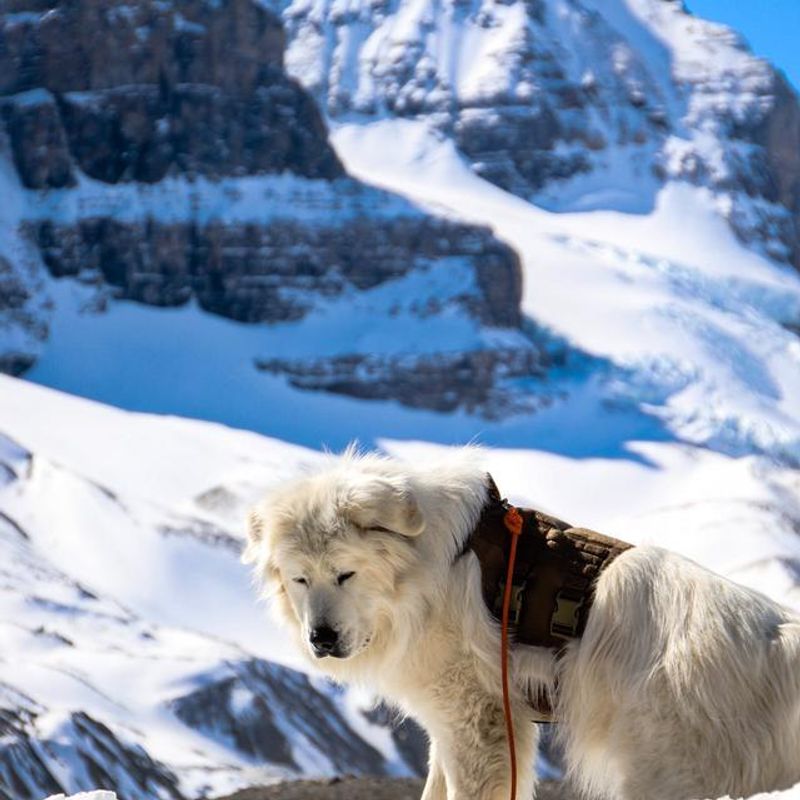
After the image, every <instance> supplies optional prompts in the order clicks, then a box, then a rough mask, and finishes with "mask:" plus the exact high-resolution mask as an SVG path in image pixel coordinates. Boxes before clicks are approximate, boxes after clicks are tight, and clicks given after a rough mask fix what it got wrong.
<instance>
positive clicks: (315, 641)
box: [308, 625, 346, 658]
mask: <svg viewBox="0 0 800 800" xmlns="http://www.w3.org/2000/svg"><path fill="white" fill-rule="evenodd" d="M308 640H309V642H311V647H312V649H313V650H314V655H315V656H316V657H317V658H325V656H331V657H332V658H344V656H345V655H346V653H345V652H344V648H343V647H342V642H341V639H339V634H338V633H337V632H336V631H335V630H334V629H333V628H331V627H329V626H328V625H320V626H319V627H318V628H312V629H311V633H310V634H309V637H308Z"/></svg>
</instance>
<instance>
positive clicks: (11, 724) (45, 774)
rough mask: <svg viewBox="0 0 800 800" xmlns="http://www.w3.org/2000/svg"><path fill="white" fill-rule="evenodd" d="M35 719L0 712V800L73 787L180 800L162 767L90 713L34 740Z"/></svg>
mask: <svg viewBox="0 0 800 800" xmlns="http://www.w3.org/2000/svg"><path fill="white" fill-rule="evenodd" d="M0 688H2V687H0ZM37 716H38V714H37V712H36V711H34V710H29V709H28V710H26V709H24V708H0V800H41V798H42V797H47V796H49V795H51V794H56V793H59V792H66V793H67V794H69V793H70V792H71V791H72V789H73V787H76V786H85V787H88V786H93V787H99V788H108V789H114V790H115V791H117V792H118V793H119V795H120V797H121V798H122V797H124V798H125V799H126V800H128V799H129V800H151V798H153V797H163V798H170V800H184V795H183V794H181V792H180V791H179V790H178V787H177V779H176V777H175V776H174V775H173V774H172V773H171V772H170V771H169V770H168V769H167V768H166V767H164V766H163V765H161V764H158V763H157V762H155V761H154V760H153V759H152V758H150V756H148V755H147V753H146V752H145V751H144V750H143V749H142V748H141V747H139V746H137V745H131V744H126V743H123V742H122V741H121V740H120V739H119V738H118V737H117V735H116V734H115V733H114V732H113V731H111V730H110V729H109V728H108V727H107V726H105V725H103V724H102V723H100V722H98V721H97V720H95V719H92V717H90V716H89V715H88V714H85V713H84V712H76V713H73V714H71V715H70V716H69V717H68V718H66V719H65V720H64V721H63V723H62V724H61V725H60V726H59V727H57V728H56V729H55V731H54V732H53V733H52V734H51V735H50V736H47V737H42V736H41V735H37V732H36V730H35V727H36V719H37Z"/></svg>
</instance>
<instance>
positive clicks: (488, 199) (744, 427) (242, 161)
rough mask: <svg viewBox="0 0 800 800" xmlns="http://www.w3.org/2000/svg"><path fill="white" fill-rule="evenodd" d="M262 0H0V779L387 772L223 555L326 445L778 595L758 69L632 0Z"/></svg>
mask: <svg viewBox="0 0 800 800" xmlns="http://www.w3.org/2000/svg"><path fill="white" fill-rule="evenodd" d="M266 5H267V4H266V3H264V2H259V3H256V1H255V0H252V1H248V0H235V2H231V3H214V2H204V0H196V1H195V0H191V1H190V0H185V2H184V1H183V0H181V2H152V3H150V2H145V3H138V4H127V5H123V4H118V3H114V2H111V0H78V2H71V3H53V4H48V3H42V2H38V1H37V2H23V0H9V2H3V3H0V369H2V370H3V371H6V372H10V373H13V374H23V375H24V377H25V378H26V379H28V380H26V381H22V380H18V379H11V378H2V377H0V798H4V800H5V797H6V796H7V797H9V798H14V800H16V798H18V797H25V796H29V797H35V798H38V797H40V796H44V795H45V794H47V793H48V792H50V791H55V790H56V789H58V788H62V789H65V790H67V791H77V790H79V789H88V788H92V787H95V786H97V785H103V786H108V787H109V788H116V789H117V790H118V791H119V792H120V796H121V797H123V798H125V800H127V798H129V797H131V798H138V797H153V796H159V797H186V798H190V797H197V796H200V795H209V796H210V795H213V794H215V793H219V792H222V791H225V790H228V789H234V788H237V787H240V786H244V785H247V784H248V783H253V782H257V781H259V780H271V779H274V778H276V777H280V776H295V775H301V774H303V775H314V774H333V773H340V772H347V771H353V772H374V771H377V772H386V773H403V772H409V771H413V770H415V769H417V768H418V767H419V765H420V761H421V759H422V757H423V754H422V753H421V752H420V747H421V742H420V739H419V737H418V735H417V734H415V733H414V732H413V731H412V730H411V729H407V728H401V729H400V730H398V731H395V732H394V733H393V732H391V731H390V730H389V728H387V716H386V715H385V714H380V713H375V712H374V711H371V710H369V706H368V701H367V698H364V697H361V696H359V695H357V694H351V693H345V692H342V691H340V690H338V689H334V688H333V687H331V686H329V685H327V684H325V683H321V682H320V681H319V680H317V679H315V678H314V677H312V676H308V675H306V673H305V672H304V671H303V667H302V665H301V664H299V663H298V662H297V661H296V659H295V656H294V655H293V654H292V652H291V651H290V650H289V649H287V648H286V643H285V641H284V639H283V638H282V636H281V633H280V632H279V631H276V630H274V629H273V628H272V627H271V625H270V623H269V622H268V619H267V617H266V615H265V612H264V610H263V609H261V608H259V607H257V606H256V605H255V603H254V601H253V592H252V590H251V588H250V585H249V578H248V576H247V574H246V572H245V571H244V569H243V568H242V567H241V566H240V565H239V563H238V560H237V553H238V548H239V541H240V537H241V535H242V531H241V529H242V524H241V522H242V517H243V514H244V509H245V508H246V506H247V505H248V503H249V502H251V500H252V499H253V498H255V497H256V496H257V495H258V494H259V492H261V491H263V489H264V488H266V487H267V486H269V485H270V484H271V483H273V482H275V481H277V480H280V479H282V478H284V477H286V476H288V475H290V474H292V473H294V472H296V471H297V470H300V469H303V468H305V467H307V466H313V464H314V463H316V462H317V461H318V459H320V458H322V456H321V455H320V453H319V451H320V449H321V448H322V446H323V445H328V446H331V447H333V448H339V447H342V446H344V445H345V444H346V443H347V442H349V441H350V440H351V439H360V440H361V441H362V443H363V444H365V445H367V446H379V447H382V448H384V449H385V450H387V451H388V452H392V453H394V454H397V455H400V456H403V457H408V458H412V459H419V458H427V457H429V456H430V455H431V454H432V453H434V452H435V451H436V450H438V449H439V448H441V447H444V446H448V445H450V444H454V443H463V442H467V441H469V440H472V439H475V438H477V439H478V440H479V441H481V442H483V443H485V444H487V445H490V446H491V449H490V450H487V453H486V460H487V468H489V469H491V471H492V472H493V474H494V475H495V478H496V479H497V481H498V484H499V485H500V486H501V488H502V490H503V491H504V492H505V493H507V494H508V495H509V496H511V497H512V498H514V499H515V500H517V501H519V502H522V503H526V504H529V505H536V506H539V507H542V508H544V509H546V510H549V511H551V512H552V513H555V514H556V515H558V516H560V517H563V518H565V519H569V520H573V521H575V522H576V523H580V524H585V525H589V526H592V527H595V528H597V529H600V530H604V531H608V532H610V533H613V534H616V535H619V536H621V537H623V538H628V539H630V540H632V541H650V542H657V543H660V544H663V545H666V546H668V547H672V548H674V549H676V550H678V551H681V552H683V553H686V554H687V555H689V556H691V557H692V558H695V559H696V560H698V561H700V562H702V563H704V564H707V565H708V566H710V567H712V568H714V569H716V570H718V571H719V572H721V573H723V574H725V575H728V576H729V577H731V578H733V579H735V580H739V581H742V582H744V583H747V584H749V585H752V586H755V587H756V588H759V589H761V590H762V591H765V592H767V593H768V594H770V595H771V596H773V597H775V598H777V599H779V600H781V601H783V602H786V603H788V604H790V605H793V606H794V607H797V608H800V473H798V466H800V274H798V272H797V269H796V267H797V264H798V258H797V252H798V242H797V230H798V229H797V219H798V217H797V212H798V205H797V203H798V197H800V191H798V180H799V178H798V176H800V162H799V161H798V159H799V158H800V118H799V117H798V111H797V99H796V97H795V95H794V94H793V92H792V91H791V90H790V89H789V88H788V87H787V86H786V84H785V83H784V82H783V81H782V79H781V78H780V76H779V75H777V73H775V72H774V71H773V70H772V69H771V67H769V65H767V64H766V63H765V62H763V61H761V60H759V59H757V58H755V57H754V56H753V55H752V54H750V53H749V52H748V51H747V50H746V49H745V48H744V46H743V45H742V44H741V43H740V41H739V40H738V39H737V37H736V36H735V35H734V34H732V33H731V32H730V31H728V30H726V29H724V28H723V27H721V26H718V25H713V24H711V23H706V22H704V21H702V20H698V19H696V18H694V17H692V16H690V15H689V14H687V13H686V11H685V10H684V9H683V8H682V7H681V4H680V3H677V2H671V1H670V0H603V2H602V3H601V2H599V0H596V1H595V0H525V1H524V2H523V1H522V0H521V1H520V2H513V0H512V2H499V0H498V2H494V1H491V2H490V0H484V1H483V2H477V0H476V2H471V1H470V2H466V3H463V2H449V1H448V2H443V3H430V2H427V0H413V1H412V0H391V2H376V3H362V2H360V0H347V2H342V1H341V0H337V1H336V2H322V1H320V2H316V1H315V2H305V1H304V0H295V1H294V2H291V3H287V4H282V5H274V4H273V5H270V7H269V8H267V7H266ZM270 8H272V9H274V10H275V11H277V12H279V13H280V15H281V17H282V19H283V25H284V29H285V37H286V39H285V42H284V33H283V32H282V31H281V27H280V26H279V24H278V18H277V16H276V15H275V14H274V13H273V11H270ZM284 45H285V46H286V57H285V60H284V58H283V53H284ZM284 64H285V67H284ZM287 73H288V74H287ZM291 76H294V77H295V78H296V79H298V80H299V81H301V82H302V84H303V86H304V87H305V88H303V87H302V86H301V85H300V84H299V83H297V82H295V80H294V79H293V78H292V77H291ZM314 100H316V101H317V102H318V103H320V108H321V112H320V111H318V110H317V108H316V107H315V105H314ZM326 115H327V124H326V121H325V118H324V117H325V116H326ZM35 384H39V385H38V386H37V385H35ZM45 387H51V388H45ZM53 389H59V390H62V391H64V392H68V393H70V394H73V395H82V396H83V397H85V398H92V400H94V401H101V402H102V403H105V404H109V405H101V404H100V403H97V402H92V401H90V400H82V399H78V398H76V397H70V396H69V395H68V394H62V393H61V392H58V391H53ZM111 406H116V407H117V408H113V407H111ZM120 409H126V410H125V411H123V410H120ZM131 412H150V413H147V414H141V413H131ZM186 417H195V418H199V419H202V420H206V421H205V422H201V421H197V420H189V419H186ZM219 423H222V424H219ZM229 426H232V427H229ZM236 428H239V429H247V430H236ZM248 431H249V432H248Z"/></svg>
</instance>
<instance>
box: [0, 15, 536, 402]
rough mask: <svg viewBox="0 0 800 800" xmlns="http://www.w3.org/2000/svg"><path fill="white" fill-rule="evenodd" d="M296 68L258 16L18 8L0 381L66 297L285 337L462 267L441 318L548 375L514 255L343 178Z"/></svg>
mask: <svg viewBox="0 0 800 800" xmlns="http://www.w3.org/2000/svg"><path fill="white" fill-rule="evenodd" d="M283 49H284V34H283V30H282V27H281V24H280V22H279V19H278V18H277V17H276V16H275V15H274V13H273V12H271V11H269V10H267V9H265V8H264V7H262V6H260V5H259V4H257V3H256V2H254V1H253V0H234V2H231V3H224V4H219V3H213V2H201V1H197V2H190V1H189V0H186V1H185V2H175V3H161V2H155V0H153V2H145V3H137V4H134V5H130V6H121V5H119V4H117V3H113V2H110V1H109V0H82V1H81V2H77V3H58V4H42V3H37V2H27V3H26V2H21V1H20V2H14V3H9V4H6V7H5V9H4V13H3V15H2V16H1V17H0V75H1V76H2V77H0V139H2V141H1V142H0V151H2V150H4V151H5V157H6V159H7V160H8V161H9V162H10V163H9V164H7V166H6V168H5V170H4V173H3V176H2V177H4V179H5V180H4V186H5V188H6V191H7V192H8V193H10V194H12V195H13V196H15V202H14V203H13V205H12V207H11V208H9V209H8V210H6V212H5V214H4V217H5V219H0V222H4V224H5V226H6V228H7V229H8V230H9V238H8V241H9V242H11V244H13V245H14V246H15V247H16V249H17V250H19V251H22V250H27V251H28V255H27V262H28V263H27V266H25V265H23V264H22V263H21V259H20V257H19V253H16V254H15V253H11V252H5V253H0V257H2V260H0V281H3V285H4V286H8V287H9V288H8V292H7V293H6V294H5V296H4V297H3V300H2V301H1V302H2V303H3V304H4V306H5V308H3V307H0V314H2V320H3V325H4V327H5V329H6V330H7V333H6V334H4V335H5V339H3V340H2V345H3V346H2V353H3V355H2V359H1V360H0V366H2V368H3V369H4V370H5V371H8V372H14V373H20V372H22V371H23V370H24V369H26V368H27V367H29V366H30V365H31V364H32V363H33V362H34V361H35V359H36V357H37V354H38V353H39V352H41V349H42V347H44V346H46V344H45V343H46V340H47V332H48V321H49V319H50V317H51V316H52V314H57V313H58V309H57V308H55V309H53V308H47V307H46V306H47V305H48V304H47V301H46V298H47V287H48V286H52V285H53V284H52V281H53V279H58V280H63V279H65V278H66V279H73V280H77V281H80V282H81V283H82V284H84V285H87V286H94V287H96V288H97V290H98V292H101V295H102V300H101V301H98V302H97V303H95V304H94V309H95V311H97V309H99V308H102V307H103V306H105V305H107V303H108V302H109V300H110V301H112V302H113V301H114V300H133V301H136V302H139V303H146V304H149V305H157V306H166V307H179V306H183V305H186V304H189V303H196V304H197V305H198V306H199V307H200V308H201V309H203V310H205V311H208V312H211V313H214V314H218V315H221V316H224V317H228V318H230V319H234V320H238V321H242V322H248V323H269V324H276V323H291V322H299V321H301V320H304V319H306V318H308V317H309V315H313V313H314V312H315V310H317V309H319V308H321V307H324V306H325V305H326V304H328V303H330V302H331V301H332V300H333V299H336V298H344V297H347V296H349V295H350V294H352V293H358V292H362V291H367V290H371V289H375V288H376V287H381V286H388V285H391V284H392V283H393V282H397V281H399V280H400V279H402V278H407V277H408V276H410V275H413V274H415V273H417V272H419V271H421V270H422V271H426V272H430V271H432V270H433V271H436V270H440V269H444V270H447V269H448V268H449V267H452V266H453V265H454V264H458V265H459V269H460V268H461V267H466V272H467V278H468V279H467V282H466V284H463V283H462V284H461V285H453V286H451V287H450V288H449V289H448V290H446V291H445V292H444V293H443V294H442V295H441V296H440V297H439V301H438V302H439V309H440V310H441V309H446V308H449V309H456V310H457V313H458V314H460V315H461V316H462V317H464V318H465V319H469V320H471V321H472V322H471V323H470V324H471V326H472V328H473V329H474V330H475V331H480V330H481V329H483V328H497V327H499V328H510V329H512V331H513V330H516V331H517V332H518V335H517V337H516V341H515V344H514V347H515V348H518V349H519V350H520V354H519V356H520V358H522V360H523V361H526V360H527V362H531V363H533V361H535V362H536V371H537V372H538V370H539V369H540V367H541V359H539V358H537V357H536V356H537V352H538V351H537V349H536V348H535V347H533V345H532V344H531V343H530V342H529V341H527V339H526V338H525V337H524V336H522V334H521V333H519V326H520V313H519V300H520V294H521V278H520V272H519V265H518V261H517V258H516V255H515V254H514V253H513V252H512V251H511V250H510V249H509V248H508V247H506V246H504V245H503V244H501V243H500V242H498V241H497V240H496V239H494V238H493V237H492V235H491V233H490V232H489V231H487V230H485V229H481V228H476V227H473V226H469V225H464V224H458V223H455V222H452V221H449V220H447V219H443V218H440V217H436V216H433V215H431V214H428V213H425V212H423V211H422V210H420V209H418V208H416V207H414V206H412V205H411V204H409V203H406V202H404V201H402V200H400V199H399V198H397V197H395V196H392V195H390V194H388V193H386V192H382V191H379V190H377V189H372V188H369V187H366V186H364V185H362V184H360V183H358V182H357V181H355V180H353V179H352V178H349V177H348V176H347V175H346V174H345V172H344V169H343V168H342V166H341V164H340V162H339V160H338V158H337V157H336V154H335V153H334V151H333V149H332V147H331V145H330V143H329V142H328V139H327V132H326V128H325V125H324V123H323V121H322V118H321V116H320V113H319V111H318V109H317V107H316V105H315V103H314V101H313V99H312V98H311V96H310V95H309V94H308V93H307V92H306V91H305V90H304V89H303V88H302V87H301V86H300V85H299V84H298V83H297V82H296V81H295V80H294V79H292V78H290V77H289V76H288V75H287V73H286V71H285V70H284V67H283ZM2 157H3V152H0V158H2ZM0 215H3V212H0ZM448 265H449V266H448ZM23 267H25V268H23ZM26 270H27V273H30V274H29V275H28V277H26ZM37 287H38V288H37ZM37 302H38V303H39V304H40V305H41V304H42V303H44V304H45V307H44V308H40V309H38V311H37V309H35V308H33V306H35V305H36V303H37ZM51 305H52V304H51ZM435 313H437V312H436V310H432V309H431V308H430V307H428V308H426V309H424V310H422V309H421V310H419V314H422V315H426V316H427V317H430V316H431V315H432V314H435ZM413 315H414V314H413V313H412V316H413ZM472 338H473V340H474V339H475V338H476V337H472ZM477 338H478V339H480V338H481V337H480V336H478V337H477ZM469 346H470V347H473V348H475V347H477V348H478V350H481V351H482V350H485V349H488V350H492V346H491V345H487V344H486V343H485V342H484V343H479V344H478V345H475V344H474V342H473V344H471V345H469ZM342 348H343V351H342V352H339V353H337V354H336V355H337V356H339V357H355V358H359V357H362V356H363V354H360V353H358V352H355V353H353V352H351V349H352V346H351V344H350V343H345V344H342ZM430 348H431V349H432V350H434V351H435V349H436V345H435V343H433V342H431V344H430ZM398 353H402V346H401V345H400V346H398V348H397V353H395V355H397V354H398ZM266 355H267V356H269V355H275V356H277V355H278V354H266ZM295 366H296V365H295ZM530 374H531V375H533V374H535V373H530ZM395 382H397V383H402V382H403V379H402V375H400V376H399V377H397V380H396V381H395ZM451 388H452V387H448V388H447V390H446V391H448V392H449V391H450V390H451ZM443 391H444V390H443ZM412 394H413V393H412V392H409V391H400V392H398V393H397V395H396V396H398V397H400V399H401V401H402V402H407V401H409V400H408V399H409V398H411V395H412ZM411 402H413V398H412V399H411Z"/></svg>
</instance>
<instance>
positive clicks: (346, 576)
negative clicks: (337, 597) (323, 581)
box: [336, 572, 355, 586]
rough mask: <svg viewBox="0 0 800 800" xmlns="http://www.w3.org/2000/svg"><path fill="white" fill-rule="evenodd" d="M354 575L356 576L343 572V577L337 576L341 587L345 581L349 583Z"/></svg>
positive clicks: (352, 573)
mask: <svg viewBox="0 0 800 800" xmlns="http://www.w3.org/2000/svg"><path fill="white" fill-rule="evenodd" d="M353 575H355V572H343V573H342V574H341V575H337V576H336V582H337V583H338V584H339V586H341V585H342V584H343V583H344V582H345V581H349V580H350V578H352V577H353Z"/></svg>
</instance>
